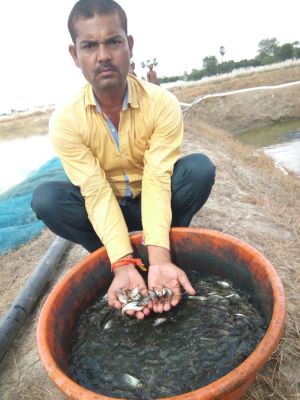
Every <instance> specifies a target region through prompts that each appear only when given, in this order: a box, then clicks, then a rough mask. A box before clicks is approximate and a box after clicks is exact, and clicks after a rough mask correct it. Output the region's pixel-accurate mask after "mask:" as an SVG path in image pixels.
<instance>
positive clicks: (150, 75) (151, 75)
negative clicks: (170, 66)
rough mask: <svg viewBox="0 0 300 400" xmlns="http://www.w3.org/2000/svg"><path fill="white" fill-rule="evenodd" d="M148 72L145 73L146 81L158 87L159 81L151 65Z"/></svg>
mask: <svg viewBox="0 0 300 400" xmlns="http://www.w3.org/2000/svg"><path fill="white" fill-rule="evenodd" d="M148 68H149V70H148V72H147V81H148V82H151V83H154V84H155V85H159V81H158V79H157V74H156V72H155V71H154V69H153V64H149V66H148Z"/></svg>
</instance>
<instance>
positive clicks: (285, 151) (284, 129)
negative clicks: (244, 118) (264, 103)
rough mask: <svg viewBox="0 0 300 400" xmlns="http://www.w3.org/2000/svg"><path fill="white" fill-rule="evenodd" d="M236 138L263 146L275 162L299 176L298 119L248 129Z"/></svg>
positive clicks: (299, 144)
mask: <svg viewBox="0 0 300 400" xmlns="http://www.w3.org/2000/svg"><path fill="white" fill-rule="evenodd" d="M237 138H238V139H239V140H240V141H241V142H242V143H245V144H248V145H251V146H255V147H259V148H263V150H264V151H265V153H266V154H267V155H269V156H270V157H271V158H273V160H274V161H275V162H276V163H278V164H279V165H281V166H282V167H284V168H286V169H288V170H290V171H293V172H295V173H296V174H297V175H298V176H300V120H297V121H289V122H282V123H279V124H278V123H276V124H274V125H271V126H268V127H264V128H259V129H253V130H249V131H247V132H243V133H240V134H239V135H237Z"/></svg>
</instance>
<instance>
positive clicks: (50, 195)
mask: <svg viewBox="0 0 300 400" xmlns="http://www.w3.org/2000/svg"><path fill="white" fill-rule="evenodd" d="M56 204H57V189H56V187H55V185H54V183H52V182H45V183H42V184H41V185H39V186H38V187H36V188H35V189H34V191H33V194H32V200H31V207H32V209H33V211H34V212H35V213H36V215H37V216H38V218H40V219H43V217H45V216H47V215H51V214H52V213H53V212H54V211H55V209H56Z"/></svg>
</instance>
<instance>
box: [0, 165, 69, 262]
mask: <svg viewBox="0 0 300 400" xmlns="http://www.w3.org/2000/svg"><path fill="white" fill-rule="evenodd" d="M48 180H62V181H65V180H68V178H67V177H66V175H65V173H64V170H63V167H62V165H61V163H60V161H59V159H58V158H57V157H55V158H53V159H52V160H50V161H48V162H46V163H45V164H44V165H42V166H41V167H40V168H39V169H38V170H37V171H33V172H32V173H30V175H29V176H28V177H27V179H25V180H24V181H23V182H21V183H20V184H18V185H16V186H14V187H12V188H11V189H9V190H8V191H7V192H5V193H3V194H2V195H0V254H4V253H6V252H8V251H10V250H13V249H16V248H17V247H19V246H20V245H21V244H24V243H26V242H28V241H29V240H32V239H34V238H35V237H36V236H37V235H38V234H39V233H40V232H41V230H42V229H43V228H44V224H43V223H42V222H41V221H39V220H38V219H37V218H36V216H35V214H34V212H33V211H32V209H31V198H32V192H33V190H34V189H35V188H36V187H37V186H38V185H39V184H40V183H42V182H45V181H48Z"/></svg>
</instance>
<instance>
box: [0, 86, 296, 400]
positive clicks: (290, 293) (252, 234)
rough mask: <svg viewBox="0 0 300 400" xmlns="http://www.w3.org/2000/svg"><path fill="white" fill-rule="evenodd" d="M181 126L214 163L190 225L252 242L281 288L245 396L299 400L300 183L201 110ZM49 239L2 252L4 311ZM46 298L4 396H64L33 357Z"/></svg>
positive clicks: (0, 391)
mask: <svg viewBox="0 0 300 400" xmlns="http://www.w3.org/2000/svg"><path fill="white" fill-rule="evenodd" d="M233 88H234V85H233ZM298 118H300V113H299V116H298ZM185 125H186V137H185V141H184V146H183V152H184V153H195V152H204V153H206V154H207V155H208V156H209V157H210V158H211V159H212V160H213V162H214V163H215V165H216V167H217V177H216V182H215V185H214V189H213V192H212V195H211V197H210V199H209V200H208V202H207V204H206V205H205V207H204V208H203V209H202V210H201V211H200V212H199V213H198V214H197V215H196V216H195V217H194V219H193V221H192V225H193V226H199V227H203V228H209V229H215V230H218V231H222V232H225V233H228V234H231V235H234V236H236V237H238V238H239V239H241V240H243V241H245V242H247V243H249V244H250V245H252V246H254V247H255V248H256V249H257V250H259V251H261V252H262V253H263V254H264V255H265V256H266V257H267V258H268V259H269V261H270V262H271V263H272V264H273V266H274V267H275V269H276V270H277V271H278V273H279V275H280V277H281V279H282V281H283V283H284V286H285V290H286V297H287V305H288V316H287V327H286V333H285V335H284V337H283V338H282V342H281V345H280V347H279V349H278V350H277V352H276V353H275V354H274V355H273V356H272V357H271V360H270V361H269V362H268V363H267V365H266V366H265V367H264V368H263V370H262V371H261V372H260V374H259V375H258V376H257V379H256V381H255V383H254V385H253V387H252V388H251V390H250V391H249V393H248V394H247V395H246V396H244V398H243V400H246V399H251V400H265V399H268V400H271V399H272V400H283V399H288V400H296V399H299V398H300V301H299V293H300V273H299V269H298V268H299V265H300V251H299V248H300V180H299V178H296V177H294V176H285V175H283V173H282V172H281V171H280V170H277V169H276V168H274V166H273V163H272V162H271V161H270V160H269V159H268V158H267V157H266V156H264V155H263V154H262V153H261V152H260V151H253V149H250V148H248V147H245V146H243V145H241V144H239V143H238V142H236V141H235V140H234V139H233V138H232V137H231V135H230V134H229V133H228V132H225V131H221V130H220V129H218V128H216V127H213V126H211V125H208V124H207V123H206V122H204V121H203V120H202V115H201V112H200V110H197V109H196V110H195V111H194V112H192V113H189V114H188V115H186V117H185ZM53 239H54V237H53V235H52V234H51V233H50V232H49V231H47V230H46V231H44V232H43V234H42V235H41V236H40V237H39V238H37V239H36V240H34V241H33V242H31V243H29V244H28V245H26V246H23V247H22V248H21V249H19V250H18V251H15V252H13V253H10V254H7V255H5V256H2V257H1V271H2V279H1V282H0V291H1V292H0V294H1V314H3V313H4V312H5V310H6V309H7V308H8V307H9V305H10V303H11V301H12V300H13V299H14V297H15V295H16V293H17V292H18V290H19V289H20V288H21V287H22V285H23V283H24V282H25V280H26V278H27V277H28V276H29V274H30V272H31V271H32V269H33V268H34V267H35V266H36V265H37V264H38V261H39V260H40V258H41V257H42V254H43V253H44V252H45V251H46V249H47V248H48V247H49V246H50V244H51V243H52V241H53ZM85 254H86V253H85V251H83V250H82V249H81V248H80V247H79V246H75V245H74V246H72V248H71V250H70V251H69V252H68V254H67V255H66V258H65V259H64V260H63V262H62V263H61V265H60V267H59V272H58V273H57V274H56V276H55V278H54V279H53V280H52V281H51V284H50V285H49V290H50V289H51V287H52V286H53V285H54V283H55V282H56V281H57V280H59V279H60V277H61V276H62V275H63V274H64V273H65V272H66V271H67V270H68V269H69V268H71V267H72V266H73V265H74V263H75V262H76V261H77V260H79V259H81V258H83V257H84V256H85ZM46 295H47V293H46V294H45V296H44V297H43V298H42V299H41V301H40V302H39V304H38V306H37V309H36V310H35V311H34V313H33V315H32V316H31V317H30V318H28V320H27V322H26V324H25V326H24V327H23V329H22V331H21V332H20V334H19V335H18V337H17V339H16V340H15V341H14V343H13V345H12V347H11V349H10V351H9V352H8V353H7V355H6V356H5V358H4V359H3V361H2V363H1V365H0V371H1V374H0V398H1V399H3V400H19V399H20V400H27V399H28V400H62V399H64V398H65V397H64V396H63V395H62V394H61V393H60V392H59V391H58V390H57V389H56V387H54V386H53V385H52V383H51V382H50V381H49V379H48V378H47V376H46V373H45V371H44V368H43V367H42V365H41V363H40V361H39V357H38V354H37V348H36V342H35V329H36V323H37V318H38V315H39V311H40V308H41V306H42V304H43V302H44V300H45V297H46Z"/></svg>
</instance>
